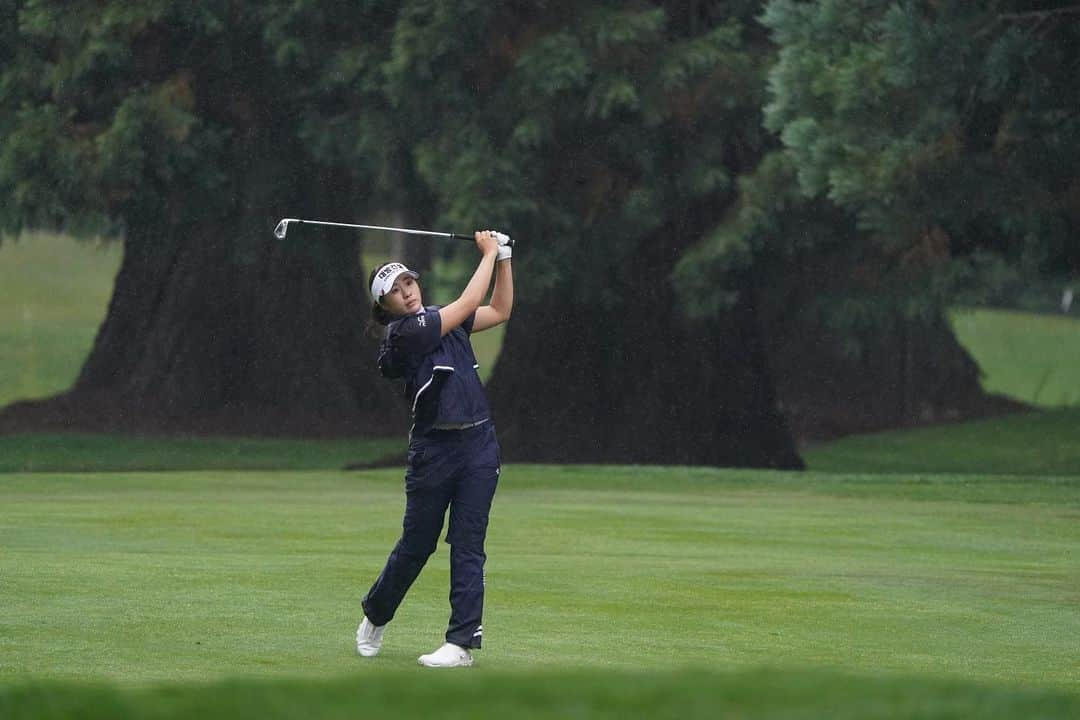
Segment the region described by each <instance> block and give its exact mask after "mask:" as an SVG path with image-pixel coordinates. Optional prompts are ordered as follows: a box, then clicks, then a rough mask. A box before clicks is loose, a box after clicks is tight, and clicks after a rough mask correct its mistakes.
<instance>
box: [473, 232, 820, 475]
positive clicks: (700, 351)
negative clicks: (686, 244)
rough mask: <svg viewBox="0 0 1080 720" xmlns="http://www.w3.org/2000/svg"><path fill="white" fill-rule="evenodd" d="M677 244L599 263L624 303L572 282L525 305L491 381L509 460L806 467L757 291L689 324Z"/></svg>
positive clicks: (600, 274) (603, 279) (601, 278)
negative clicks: (679, 292) (618, 262)
mask: <svg viewBox="0 0 1080 720" xmlns="http://www.w3.org/2000/svg"><path fill="white" fill-rule="evenodd" d="M661 237H662V236H661ZM669 245H670V243H668V244H665V243H664V242H663V241H662V240H661V239H658V240H657V242H656V243H651V244H646V245H645V246H643V247H644V248H645V249H644V251H642V252H640V253H638V255H637V256H636V257H635V259H634V261H633V262H632V263H631V266H630V267H627V268H620V269H618V271H616V270H615V269H613V268H607V269H606V270H605V269H604V268H598V269H597V273H596V275H595V280H594V282H596V283H606V284H607V286H606V287H605V289H607V290H610V291H611V292H613V293H617V294H618V295H619V296H620V297H621V302H620V303H617V304H616V306H615V307H611V308H609V307H605V306H604V304H603V303H590V304H583V303H581V302H580V301H578V300H575V299H574V293H573V290H572V289H570V288H565V287H561V288H557V289H555V290H553V291H551V292H549V293H547V295H546V296H545V297H543V298H540V299H538V300H536V301H534V302H527V303H519V304H518V305H517V307H516V309H515V310H514V316H513V318H512V319H511V320H510V324H509V327H508V328H507V335H506V339H505V342H504V344H503V351H502V354H501V355H500V357H499V362H498V365H497V366H496V368H495V371H494V374H493V376H492V379H491V381H490V385H489V387H490V395H491V399H492V405H493V413H494V415H495V419H496V422H497V425H498V428H499V436H500V442H501V444H502V446H503V448H504V450H505V452H506V455H507V457H509V458H511V459H513V460H520V461H529V462H619V463H657V464H686V465H721V466H746V467H774V468H801V467H802V461H801V459H800V458H799V456H798V454H797V453H796V450H795V446H794V443H793V442H792V439H791V436H790V434H789V432H788V429H787V427H786V424H785V421H784V418H783V417H782V415H781V414H780V412H779V411H778V410H777V407H776V402H775V397H774V391H773V382H772V378H771V376H770V373H769V369H768V366H767V363H766V357H765V353H764V349H763V346H762V343H761V339H760V336H759V332H758V324H757V319H756V311H755V307H754V297H753V293H752V292H751V291H750V289H749V287H748V288H747V290H746V291H745V292H743V293H741V294H740V299H739V301H738V303H737V305H736V307H735V308H734V310H733V311H732V312H730V313H729V314H728V315H726V316H725V317H723V318H721V319H719V320H716V321H709V322H694V323H690V322H686V321H683V320H680V318H679V316H678V312H677V309H676V308H675V305H674V302H675V299H674V293H673V292H672V289H671V287H670V285H669V283H667V282H666V278H667V277H668V274H669V272H670V270H671V265H672V263H673V262H674V253H673V252H671V251H670V247H669ZM523 266H524V262H523Z"/></svg>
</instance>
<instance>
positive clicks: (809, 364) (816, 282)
mask: <svg viewBox="0 0 1080 720" xmlns="http://www.w3.org/2000/svg"><path fill="white" fill-rule="evenodd" d="M867 277H874V270H873V268H867V267H860V266H859V264H858V263H856V262H853V261H849V260H845V259H844V258H843V257H836V256H833V257H829V256H827V255H822V256H820V257H816V258H802V259H801V260H800V261H799V262H798V263H795V264H794V265H791V266H788V267H784V268H780V269H777V267H776V266H773V268H772V279H771V282H770V287H771V290H770V292H769V294H768V296H767V297H766V298H764V300H763V302H762V303H761V304H760V307H759V310H760V315H759V317H760V319H761V327H762V330H763V337H764V338H765V347H766V352H767V355H768V357H769V363H770V366H771V367H772V368H773V372H774V377H775V378H776V394H777V397H778V398H779V404H780V407H781V409H782V411H783V413H784V415H785V417H787V419H788V421H789V422H790V423H791V428H792V432H793V433H794V434H795V437H796V438H798V440H799V442H800V443H805V442H820V441H825V440H831V439H834V438H837V437H841V436H844V435H852V434H859V433H869V432H877V431H882V430H889V429H895V428H902V427H916V426H920V425H930V424H935V423H943V422H958V421H963V420H971V419H974V418H981V417H987V416H992V415H1000V414H1004V413H1010V412H1019V411H1023V410H1026V409H1027V406H1025V405H1024V404H1023V403H1019V402H1016V401H1013V400H1010V399H1008V398H1005V397H1001V396H996V395H989V394H987V393H985V392H984V391H983V390H982V388H981V386H980V383H979V376H980V370H979V366H978V365H977V364H976V362H975V361H974V359H973V358H972V357H971V356H970V355H969V354H968V352H967V351H966V350H965V349H964V348H963V346H961V345H960V343H959V342H957V340H956V336H955V335H954V333H953V331H952V328H951V327H949V324H948V322H947V320H946V319H945V318H944V317H941V316H937V317H933V318H931V319H923V320H916V319H911V318H906V317H904V316H902V314H901V312H900V311H899V310H898V309H893V310H889V309H888V305H887V304H886V303H887V300H885V299H882V300H881V306H880V307H879V308H878V309H877V310H876V311H875V313H876V314H875V315H874V317H875V322H873V323H872V324H871V327H868V328H864V329H862V330H850V329H849V330H844V331H838V330H836V329H834V328H831V327H830V324H829V322H827V321H826V319H825V318H824V316H823V314H822V312H820V311H821V309H822V306H820V305H819V304H818V303H819V302H820V301H821V299H822V298H823V297H825V296H826V295H827V294H830V293H833V294H838V295H840V294H842V293H844V292H845V291H847V290H850V288H851V287H852V286H853V285H854V284H855V282H856V281H855V278H861V279H862V280H863V281H865V279H866V278H867Z"/></svg>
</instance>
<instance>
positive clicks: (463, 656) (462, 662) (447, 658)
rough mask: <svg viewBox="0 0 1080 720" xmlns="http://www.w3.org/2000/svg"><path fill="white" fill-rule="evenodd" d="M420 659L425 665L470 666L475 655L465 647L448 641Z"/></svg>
mask: <svg viewBox="0 0 1080 720" xmlns="http://www.w3.org/2000/svg"><path fill="white" fill-rule="evenodd" d="M418 661H419V663H420V664H421V665H423V666H424V667H469V666H470V665H472V663H473V656H472V653H471V652H469V651H468V650H466V649H465V648H463V647H459V646H457V645H454V644H453V643H446V644H445V645H443V646H442V647H441V648H439V649H438V650H436V651H435V652H433V653H429V654H428V655H421V656H420V657H419V658H418Z"/></svg>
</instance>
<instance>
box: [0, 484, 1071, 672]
mask: <svg viewBox="0 0 1080 720" xmlns="http://www.w3.org/2000/svg"><path fill="white" fill-rule="evenodd" d="M590 482H591V483H592V485H590ZM400 484H401V476H400V472H399V471H379V472H362V473H339V472H307V473H301V472H296V473H289V472H279V473H270V474H260V473H240V472H229V473H217V472H208V473H161V474H144V473H124V474H104V473H102V474H77V475H76V474H69V475H50V474H10V475H7V476H5V477H4V481H3V484H2V485H0V506H2V507H3V508H4V512H3V513H2V514H0V547H2V548H3V551H2V554H0V576H2V577H3V578H4V582H3V583H2V584H0V603H2V604H3V607H4V608H5V613H4V615H3V617H2V618H0V643H2V652H0V678H2V679H4V681H5V682H8V683H10V682H14V681H20V680H21V679H26V678H38V679H63V680H71V679H80V680H95V679H108V680H113V681H117V682H123V683H152V682H162V681H190V682H211V681H215V680H218V679H221V678H226V677H231V676H237V675H239V676H254V677H266V676H275V677H290V676H302V677H337V676H341V675H345V676H349V677H353V678H356V679H357V681H358V682H365V679H370V678H377V677H381V676H382V675H383V674H385V673H391V674H392V673H396V672H402V671H406V670H408V669H411V668H412V667H413V665H414V663H415V658H416V656H417V655H418V654H420V653H421V652H425V651H428V650H430V649H431V648H433V647H435V646H436V645H437V644H438V643H439V642H441V637H442V632H443V630H444V625H445V621H446V615H447V600H446V594H447V583H448V577H447V576H448V573H447V559H446V548H445V546H442V547H440V549H439V551H438V552H437V554H436V556H435V557H434V558H433V559H432V561H431V563H430V564H429V566H428V567H427V569H426V570H425V571H424V573H423V574H422V575H421V577H420V580H419V581H418V582H417V584H416V586H414V588H413V590H412V592H411V594H410V596H409V597H408V598H407V600H406V603H405V605H404V606H403V607H402V609H401V611H400V613H399V615H398V617H397V619H396V620H395V621H394V623H393V624H392V625H391V627H390V628H389V630H388V633H387V640H386V646H385V650H384V652H383V654H382V655H380V656H379V657H378V658H377V659H375V660H374V661H366V660H362V659H359V658H357V657H355V655H354V653H353V648H352V640H353V638H352V634H353V631H354V630H355V626H356V622H357V621H358V619H359V612H360V611H359V598H360V596H361V595H362V594H363V592H364V591H365V590H366V588H367V586H368V584H369V583H370V582H371V581H372V580H373V579H374V577H375V575H376V574H377V572H378V571H379V569H380V568H381V565H382V562H383V561H384V559H385V557H386V554H387V552H388V551H389V550H390V548H391V546H392V544H393V542H394V541H395V540H396V538H397V536H398V533H399V531H400V520H401V511H402V507H403V503H404V501H403V496H402V492H401V487H400ZM1078 520H1080V485H1078V483H1077V482H1076V481H1075V480H1069V479H1065V480H1046V481H1039V480H1028V481H1025V482H1018V481H1017V480H1016V479H1015V478H986V479H978V480H973V479H972V478H970V477H966V478H961V477H951V476H941V477H940V478H938V479H935V480H934V481H932V482H926V481H924V480H923V479H921V478H918V477H907V476H897V477H896V478H894V479H893V481H885V480H883V479H882V478H881V476H865V477H864V478H862V479H860V477H859V476H848V477H844V478H838V477H836V476H829V475H818V474H813V473H804V474H794V473H792V474H783V473H766V472H760V473H753V472H750V471H738V472H736V471H716V470H713V471H705V470H694V469H656V468H652V469H650V468H588V467H572V468H550V467H531V466H508V467H507V468H506V470H505V471H504V474H503V479H502V483H501V487H500V490H499V494H498V496H497V497H496V504H495V509H494V513H493V520H492V526H491V530H490V535H489V542H488V552H489V563H488V568H487V571H488V572H487V574H488V608H487V611H486V613H485V621H484V625H485V644H486V647H485V649H484V650H482V651H481V652H480V654H479V660H478V665H477V667H476V668H474V670H475V671H476V672H477V673H480V674H483V673H487V672H496V671H499V670H505V669H507V668H514V669H516V670H519V671H521V672H534V671H536V672H539V671H555V670H566V669H567V668H581V669H586V668H591V669H609V670H613V671H626V672H634V671H639V670H640V669H641V668H650V669H652V670H657V671H661V670H672V671H673V670H677V669H679V668H686V667H693V668H704V669H708V670H718V671H729V670H743V669H747V668H754V667H760V666H773V667H779V668H783V669H785V670H796V671H805V670H818V669H829V670H838V671H843V672H851V673H856V674H860V675H889V676H892V675H897V676H899V675H920V676H925V675H932V676H935V677H942V676H944V677H953V678H959V679H964V680H971V681H976V682H981V683H1003V684H1006V685H1026V686H1039V687H1057V688H1075V687H1076V686H1077V683H1078V682H1080V666H1078V657H1077V654H1076V644H1075V638H1076V637H1080V611H1078V609H1077V608H1078V607H1080V596H1078V594H1077V588H1080V566H1078V565H1077V564H1076V562H1075V558H1076V557H1077V556H1078V550H1080V522H1078Z"/></svg>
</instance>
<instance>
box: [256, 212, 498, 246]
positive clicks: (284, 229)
mask: <svg viewBox="0 0 1080 720" xmlns="http://www.w3.org/2000/svg"><path fill="white" fill-rule="evenodd" d="M289 223H296V224H297V225H329V226H331V227H343V228H352V229H354V230H383V231H385V232H398V233H405V234H406V235H433V236H435V237H446V238H453V239H455V240H468V241H469V242H472V241H473V239H474V238H473V236H472V235H461V234H460V233H447V232H435V231H433V230H413V229H411V228H396V227H384V226H382V225H357V224H354V223H339V222H327V221H324V220H301V219H299V218H284V219H282V221H281V222H279V223H278V224H277V227H276V228H274V237H276V238H277V239H278V240H283V239H285V235H286V233H288V232H289ZM507 244H508V245H513V244H514V241H513V239H510V240H509V242H508V243H507Z"/></svg>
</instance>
